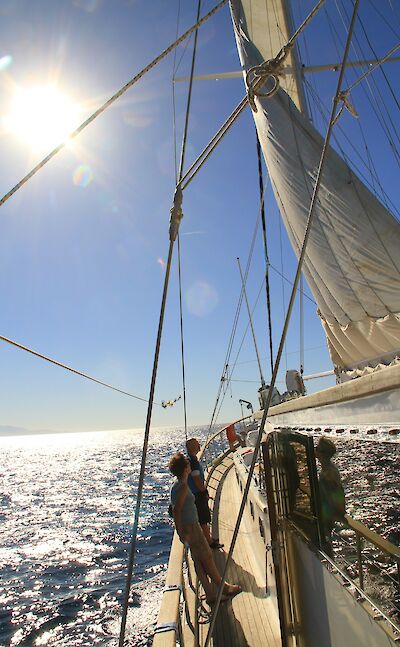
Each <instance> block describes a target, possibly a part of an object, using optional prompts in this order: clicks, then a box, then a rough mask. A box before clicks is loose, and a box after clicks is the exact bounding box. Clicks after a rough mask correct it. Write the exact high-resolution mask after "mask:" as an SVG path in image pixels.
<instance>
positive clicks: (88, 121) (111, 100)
mask: <svg viewBox="0 0 400 647" xmlns="http://www.w3.org/2000/svg"><path fill="white" fill-rule="evenodd" d="M227 2H228V0H220V2H219V3H218V4H217V5H215V6H214V7H213V9H211V10H210V11H209V12H208V13H207V14H205V15H204V16H203V17H202V18H201V20H199V21H198V22H197V23H196V24H194V25H192V26H191V27H190V28H189V29H188V30H187V31H185V32H184V33H183V34H182V35H181V36H180V37H179V38H177V39H176V40H175V42H173V43H172V44H171V45H169V46H168V47H167V48H166V49H164V50H163V51H162V52H161V53H160V54H159V55H158V56H157V57H156V58H155V59H153V60H152V61H151V63H149V64H148V65H146V67H144V68H143V69H142V70H141V71H140V72H138V73H137V74H136V75H135V76H134V77H132V78H131V79H130V81H128V82H127V83H125V85H123V86H122V87H121V88H120V89H119V90H118V91H117V92H116V93H115V94H113V95H112V96H111V97H110V98H109V99H108V100H107V101H106V102H105V103H103V104H102V105H101V106H100V107H99V108H97V110H95V111H94V112H93V113H92V114H91V115H90V116H89V117H88V118H87V119H86V120H85V121H84V122H83V123H81V124H80V126H78V128H76V129H75V130H74V131H73V132H72V133H71V134H70V135H69V136H68V137H67V139H66V141H64V142H62V143H61V144H59V145H58V146H56V148H54V149H53V150H52V151H50V153H48V155H46V157H44V158H43V159H42V160H41V161H40V162H39V163H38V164H36V166H34V167H33V169H31V171H29V173H27V174H26V175H25V176H24V177H23V178H22V179H21V180H20V181H19V182H17V184H15V186H13V188H12V189H10V190H9V191H8V192H7V193H6V194H5V195H3V197H2V198H1V199H0V207H1V206H2V205H3V204H4V203H5V202H7V200H9V199H10V198H11V197H12V196H13V195H14V193H16V192H17V191H18V190H19V189H20V188H21V187H22V186H23V185H24V184H26V182H28V180H30V179H31V178H32V177H33V176H34V175H35V174H36V173H37V172H38V171H39V170H40V169H41V168H43V166H45V164H47V162H49V161H50V160H51V159H52V158H53V157H54V156H55V155H57V153H59V152H60V151H61V150H62V149H63V148H64V147H65V146H66V145H67V143H68V142H70V141H71V140H72V139H74V138H75V137H77V136H78V135H79V134H80V133H81V132H82V130H84V128H86V127H87V126H88V125H89V124H91V123H92V121H94V120H95V119H96V118H97V117H98V116H99V115H101V114H102V113H103V112H104V111H105V110H106V109H107V108H109V107H110V106H111V105H112V104H113V103H114V102H115V101H116V100H117V99H119V97H121V96H122V95H123V94H124V93H125V92H126V91H127V90H129V88H131V87H132V86H133V85H134V84H135V83H137V81H139V80H140V79H141V78H142V77H143V76H144V75H145V74H147V72H149V71H150V70H151V69H153V67H155V66H156V65H157V64H158V63H160V61H162V60H163V59H164V58H165V57H166V56H167V55H168V54H170V53H171V52H172V51H173V50H174V49H175V48H176V47H178V45H180V43H182V42H183V41H184V40H185V39H186V38H187V37H188V36H190V35H191V34H192V33H193V32H194V31H195V30H196V29H198V28H199V27H200V26H201V25H203V24H204V23H205V22H206V21H207V20H208V19H209V18H211V16H213V15H214V14H215V13H216V12H217V11H218V10H219V9H221V8H222V7H223V6H224V5H226V3H227Z"/></svg>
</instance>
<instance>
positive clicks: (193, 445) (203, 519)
mask: <svg viewBox="0 0 400 647" xmlns="http://www.w3.org/2000/svg"><path fill="white" fill-rule="evenodd" d="M186 449H187V452H188V455H189V461H190V468H191V472H190V474H189V478H188V486H189V488H190V490H191V491H192V492H193V494H194V498H195V503H196V508H197V514H198V516H199V523H200V526H201V529H202V531H203V533H204V536H205V538H206V540H207V542H208V543H209V545H210V546H211V548H222V547H223V544H220V543H219V541H218V538H217V537H216V538H213V537H211V535H210V526H209V525H208V524H209V523H211V514H210V508H209V507H208V492H207V488H206V486H205V484H204V471H203V468H202V466H201V464H200V463H199V461H198V459H197V454H198V453H199V451H200V443H199V441H198V440H197V438H189V440H187V441H186Z"/></svg>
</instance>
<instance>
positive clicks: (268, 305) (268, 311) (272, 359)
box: [256, 129, 274, 375]
mask: <svg viewBox="0 0 400 647" xmlns="http://www.w3.org/2000/svg"><path fill="white" fill-rule="evenodd" d="M256 140H257V161H258V182H259V186H260V205H261V223H262V232H263V241H264V253H265V291H266V297H267V313H268V333H269V354H270V360H271V375H272V373H273V370H274V355H273V350H272V317H271V292H270V288H269V256H268V245H267V227H266V223H265V203H264V182H263V173H262V161H261V146H260V140H259V138H258V133H257V129H256Z"/></svg>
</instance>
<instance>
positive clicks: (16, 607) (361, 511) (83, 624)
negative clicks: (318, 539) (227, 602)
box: [0, 427, 400, 647]
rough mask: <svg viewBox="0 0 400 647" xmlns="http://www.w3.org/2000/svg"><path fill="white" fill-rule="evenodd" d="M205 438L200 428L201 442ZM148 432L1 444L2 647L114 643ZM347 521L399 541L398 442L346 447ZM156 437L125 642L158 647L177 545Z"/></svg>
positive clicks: (167, 439) (162, 439)
mask: <svg viewBox="0 0 400 647" xmlns="http://www.w3.org/2000/svg"><path fill="white" fill-rule="evenodd" d="M205 434H206V429H205V428H201V427H196V428H191V429H190V435H195V436H198V437H199V438H200V439H202V438H204V437H205ZM142 442H143V430H132V431H113V432H92V433H70V434H52V435H48V434H46V435H37V436H18V437H12V438H11V437H6V438H0V451H1V456H2V460H1V466H0V521H1V536H0V574H1V586H0V645H1V646H3V645H4V646H7V647H8V646H13V647H14V646H20V647H28V646H36V645H37V646H39V645H49V646H52V645H58V646H60V647H63V646H65V647H67V646H68V647H75V646H77V647H78V646H89V645H113V646H114V645H116V644H117V636H118V631H119V622H120V620H119V619H120V613H121V602H122V598H123V590H124V585H125V577H126V564H127V554H128V550H129V542H130V539H131V528H132V519H133V514H134V507H135V494H136V489H137V478H138V474H139V469H140V459H141V448H142ZM337 445H338V450H339V451H338V465H339V467H340V470H341V474H342V478H343V481H344V485H345V490H346V497H347V505H348V512H349V513H350V514H352V515H353V516H355V517H356V518H359V519H360V520H362V521H364V522H365V523H366V524H367V525H368V526H369V527H371V528H373V529H375V530H376V531H377V532H380V533H382V534H383V535H384V536H385V537H387V538H388V539H390V540H391V541H394V542H395V543H397V542H398V540H399V534H400V532H399V531H400V524H399V498H400V484H399V474H398V471H399V470H398V465H399V453H400V452H399V449H400V445H399V444H398V443H383V442H382V443H380V442H375V443H368V442H365V441H362V440H354V439H352V438H347V439H343V438H341V439H340V440H338V441H337ZM183 446H184V433H183V431H182V429H176V428H168V429H167V428H162V429H152V431H151V436H150V443H149V450H148V457H147V468H146V482H145V487H144V493H143V503H142V512H141V516H140V524H139V534H138V541H137V549H138V552H137V556H136V565H135V573H134V585H133V596H132V600H131V605H130V610H129V618H128V635H129V640H128V642H127V644H129V645H132V646H139V645H140V646H141V645H147V644H149V641H150V640H151V636H152V631H153V629H154V625H155V620H156V617H157V611H158V606H159V603H160V600H161V596H162V589H163V582H164V576H165V570H166V566H167V562H168V554H169V548H170V544H171V539H172V526H171V523H170V520H169V518H168V514H167V507H168V494H169V488H170V485H171V478H170V475H169V474H168V469H167V464H168V459H169V457H170V456H171V455H172V453H174V452H175V451H176V450H177V449H182V448H183Z"/></svg>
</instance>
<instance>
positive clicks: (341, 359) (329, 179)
mask: <svg viewBox="0 0 400 647" xmlns="http://www.w3.org/2000/svg"><path fill="white" fill-rule="evenodd" d="M267 6H268V7H270V8H271V7H274V8H275V9H276V8H277V7H278V6H279V7H280V9H281V10H282V12H284V2H277V1H276V0H271V1H268V2H266V0H231V9H232V16H233V21H234V25H235V29H236V38H237V43H238V49H239V55H240V58H241V62H242V65H243V68H244V69H245V70H246V71H247V70H248V69H250V68H251V67H253V66H254V65H259V64H260V63H262V62H263V60H265V58H264V57H265V52H264V51H263V49H262V47H261V41H260V40H256V41H255V42H254V41H253V36H254V37H256V38H257V39H262V33H264V35H265V34H269V33H270V32H271V30H273V29H275V30H276V31H277V32H278V33H282V25H279V24H278V23H277V20H276V16H277V13H276V11H275V13H274V20H273V21H272V23H271V22H268V13H269V10H266V9H265V7H267ZM257 8H258V10H257ZM260 12H261V13H262V12H263V15H264V19H265V22H264V25H263V30H261V31H260V26H259V25H258V31H257V33H255V32H254V29H253V17H254V16H255V15H256V14H257V13H258V15H259V16H260V15H261V14H260ZM271 25H272V26H271ZM253 32H254V34H253ZM268 38H269V37H268ZM280 46H281V43H280V44H279V48H280ZM277 53H278V51H275V52H274V53H273V54H272V52H269V54H268V56H269V57H272V56H274V55H276V54H277ZM297 96H298V95H297ZM292 97H293V95H292ZM295 98H296V97H294V98H293V100H292V99H291V98H290V96H289V95H288V94H287V93H286V92H285V91H284V90H283V89H279V90H278V92H277V93H276V94H275V95H274V96H273V97H271V98H256V105H257V108H258V111H257V112H256V113H254V118H255V121H256V126H257V131H258V136H259V139H260V142H261V146H262V149H263V153H264V157H265V161H266V164H267V167H268V172H269V175H270V178H271V182H272V186H273V190H274V193H275V197H276V200H277V203H278V206H279V209H280V212H281V215H282V218H283V220H284V223H285V226H286V229H287V232H288V235H289V239H290V241H291V244H292V246H293V248H294V250H295V252H296V254H297V255H298V256H299V254H300V250H301V246H302V242H303V239H304V232H305V227H306V222H307V216H308V211H309V206H310V202H311V196H312V192H313V187H314V185H315V179H316V175H317V169H318V165H319V161H320V157H321V151H322V146H323V139H322V137H321V135H320V134H319V133H318V132H317V131H316V130H315V128H314V127H313V126H312V125H311V124H310V123H309V121H308V120H307V118H306V117H305V116H304V115H303V114H302V113H301V112H300V111H299V110H298V109H297V107H296V106H295V104H294V100H295ZM303 267H304V274H305V276H306V278H307V281H308V284H309V286H310V288H311V290H312V292H313V294H314V297H315V299H316V301H317V303H318V313H319V315H320V317H321V321H322V325H323V327H324V329H325V333H326V336H327V340H328V347H329V350H330V354H331V357H332V360H333V363H334V364H335V366H337V367H338V368H339V369H341V370H349V369H356V368H363V367H365V366H376V365H377V364H379V363H382V362H383V363H390V362H391V361H392V360H393V359H394V358H395V357H396V356H398V355H400V289H399V287H400V225H399V223H398V222H397V220H396V219H395V218H394V217H393V216H392V214H391V213H390V212H389V211H388V210H387V209H386V208H385V207H384V206H383V205H382V204H381V203H380V202H379V200H378V199H377V198H376V197H375V196H374V195H373V194H372V193H371V192H370V191H369V189H368V188H367V187H366V186H365V185H364V184H363V183H362V182H361V181H360V180H359V179H358V177H357V176H356V175H355V174H354V172H353V171H352V170H351V169H350V168H349V166H348V165H347V164H346V163H345V162H344V160H343V159H342V158H341V157H340V156H339V155H338V154H337V153H336V152H335V151H334V150H333V149H332V148H331V149H330V150H329V151H328V155H327V160H326V164H325V169H324V172H323V176H322V182H321V187H320V190H319V194H318V200H317V204H316V212H315V216H314V222H313V227H312V230H311V234H310V238H309V242H308V246H307V252H306V257H305V261H304V266H303Z"/></svg>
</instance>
